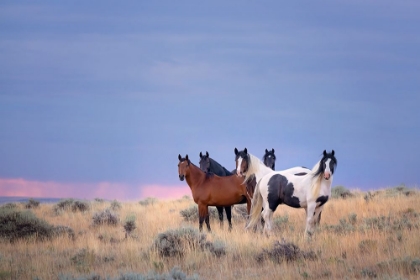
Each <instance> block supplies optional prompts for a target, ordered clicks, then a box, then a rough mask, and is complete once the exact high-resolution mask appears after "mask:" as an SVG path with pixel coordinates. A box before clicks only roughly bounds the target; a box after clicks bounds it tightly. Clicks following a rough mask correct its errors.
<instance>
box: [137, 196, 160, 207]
mask: <svg viewBox="0 0 420 280" xmlns="http://www.w3.org/2000/svg"><path fill="white" fill-rule="evenodd" d="M157 201H158V200H157V198H154V197H148V198H146V199H144V200H140V201H139V203H140V205H143V206H148V205H153V204H155V203H156V202H157Z"/></svg>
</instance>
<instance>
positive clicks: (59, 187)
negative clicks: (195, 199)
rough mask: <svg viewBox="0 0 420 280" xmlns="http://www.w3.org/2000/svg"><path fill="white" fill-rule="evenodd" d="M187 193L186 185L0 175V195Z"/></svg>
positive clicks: (174, 195) (128, 198)
mask: <svg viewBox="0 0 420 280" xmlns="http://www.w3.org/2000/svg"><path fill="white" fill-rule="evenodd" d="M184 195H191V191H190V189H189V188H188V186H169V185H167V186H165V185H134V184H133V185H130V184H125V183H115V182H98V183H63V182H54V181H45V182H43V181H31V180H25V179H22V178H1V179H0V196H24V197H51V198H66V197H71V198H80V199H93V198H103V199H117V200H124V201H133V200H140V199H143V198H146V197H156V198H159V199H177V198H180V197H182V196H184Z"/></svg>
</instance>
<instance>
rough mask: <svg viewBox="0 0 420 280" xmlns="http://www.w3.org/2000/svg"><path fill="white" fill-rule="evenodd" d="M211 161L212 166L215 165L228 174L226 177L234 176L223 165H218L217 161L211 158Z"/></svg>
mask: <svg viewBox="0 0 420 280" xmlns="http://www.w3.org/2000/svg"><path fill="white" fill-rule="evenodd" d="M209 159H210V166H211V165H213V164H214V165H216V166H218V167H220V168H221V169H222V170H223V171H224V172H225V173H226V175H232V172H230V171H229V170H227V169H226V168H225V167H224V166H223V165H221V164H220V163H218V162H217V161H215V160H214V159H212V158H211V157H209Z"/></svg>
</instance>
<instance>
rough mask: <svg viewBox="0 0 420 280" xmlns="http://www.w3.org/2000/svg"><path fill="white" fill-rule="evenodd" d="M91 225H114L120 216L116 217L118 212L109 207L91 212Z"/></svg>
mask: <svg viewBox="0 0 420 280" xmlns="http://www.w3.org/2000/svg"><path fill="white" fill-rule="evenodd" d="M92 219H93V225H95V226H98V225H111V226H116V225H117V224H118V223H119V221H120V218H119V217H118V214H117V213H115V212H114V211H112V210H111V209H109V208H107V209H105V210H103V211H99V212H96V213H95V214H93V217H92Z"/></svg>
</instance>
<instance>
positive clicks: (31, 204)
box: [25, 198, 40, 209]
mask: <svg viewBox="0 0 420 280" xmlns="http://www.w3.org/2000/svg"><path fill="white" fill-rule="evenodd" d="M39 204H40V202H39V201H38V200H35V199H32V198H31V199H29V200H28V202H27V203H26V204H25V208H26V209H31V208H37V207H38V206H39Z"/></svg>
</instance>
